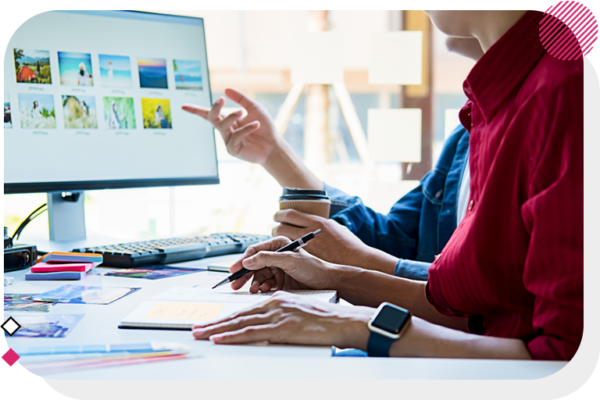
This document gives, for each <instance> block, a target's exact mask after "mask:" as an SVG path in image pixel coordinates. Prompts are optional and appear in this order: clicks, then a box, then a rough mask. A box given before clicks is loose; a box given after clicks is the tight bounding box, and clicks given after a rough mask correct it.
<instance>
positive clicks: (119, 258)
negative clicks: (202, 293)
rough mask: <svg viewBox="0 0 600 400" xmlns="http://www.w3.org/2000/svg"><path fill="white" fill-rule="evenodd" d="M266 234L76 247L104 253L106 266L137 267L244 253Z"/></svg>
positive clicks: (85, 250) (263, 239) (266, 237)
mask: <svg viewBox="0 0 600 400" xmlns="http://www.w3.org/2000/svg"><path fill="white" fill-rule="evenodd" d="M269 238H270V236H266V235H245V234H240V233H215V234H212V235H209V236H194V237H186V238H171V239H157V240H146V241H142V242H131V243H120V244H115V245H109V246H97V247H85V248H80V249H73V252H77V253H96V254H102V258H103V261H102V265H104V266H107V267H123V268H133V267H141V266H146V265H161V264H171V263H176V262H182V261H190V260H198V259H201V258H204V257H214V256H222V255H225V254H236V253H243V252H244V251H245V250H246V249H247V248H248V246H251V245H253V244H255V243H259V242H262V241H265V240H267V239H269Z"/></svg>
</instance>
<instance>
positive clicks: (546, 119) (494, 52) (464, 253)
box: [193, 11, 583, 360]
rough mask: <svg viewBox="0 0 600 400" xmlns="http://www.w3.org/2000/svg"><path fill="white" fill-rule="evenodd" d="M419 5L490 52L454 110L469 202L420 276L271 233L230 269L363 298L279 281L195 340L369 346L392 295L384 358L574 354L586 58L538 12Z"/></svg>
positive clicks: (203, 328)
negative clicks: (545, 33) (374, 322)
mask: <svg viewBox="0 0 600 400" xmlns="http://www.w3.org/2000/svg"><path fill="white" fill-rule="evenodd" d="M428 14H429V15H430V17H431V19H432V21H433V22H434V24H435V25H436V26H437V27H438V28H439V29H440V30H442V31H443V32H444V33H446V34H448V35H451V36H458V37H475V38H477V39H478V40H479V42H480V43H481V46H482V48H483V50H484V51H485V54H484V55H483V57H482V58H481V59H480V60H479V61H478V63H477V64H476V65H475V66H474V67H473V69H472V71H471V72H470V73H469V75H468V77H467V79H466V80H465V83H464V91H465V94H466V95H467V97H468V102H467V104H466V105H465V107H464V108H463V109H462V110H461V112H460V120H461V123H462V124H463V125H464V126H465V127H466V128H467V129H468V130H469V133H470V155H469V166H470V173H471V182H470V200H469V205H468V211H467V214H466V216H465V218H464V219H463V221H462V222H461V224H460V225H459V227H458V229H457V230H456V231H455V232H454V234H453V236H452V237H451V239H450V241H449V242H448V244H447V245H446V247H445V248H444V250H443V251H442V253H441V254H440V255H438V256H437V257H436V260H435V261H434V263H433V265H432V266H431V268H430V270H429V281H428V282H426V283H424V282H418V281H411V280H407V279H403V278H399V277H394V276H390V275H387V274H384V273H381V272H378V271H373V270H364V269H360V268H355V267H351V266H344V265H336V264H332V263H328V262H325V261H323V260H321V259H319V258H317V257H314V256H312V255H310V254H308V253H307V252H304V251H302V250H301V251H299V252H296V253H275V252H273V250H275V249H277V248H279V247H281V246H283V245H284V244H287V243H289V240H288V239H286V238H281V237H277V238H273V239H271V240H270V241H268V242H265V243H262V244H259V245H255V246H253V247H252V248H250V249H248V251H247V252H246V254H244V257H243V260H240V261H238V262H237V263H236V264H234V265H233V266H232V268H231V271H232V272H234V271H237V270H239V269H241V268H242V266H243V267H245V268H247V269H251V270H255V272H254V274H253V279H254V280H255V281H257V282H258V285H253V288H254V290H255V291H256V289H257V288H258V287H259V286H260V288H261V289H262V290H268V289H271V288H274V289H284V290H286V289H287V290H292V289H307V288H310V289H336V290H337V291H338V294H339V295H340V297H342V298H344V299H346V300H348V301H350V302H352V303H354V304H358V305H361V306H359V307H343V306H339V305H329V304H322V303H319V302H315V301H310V300H307V299H306V298H303V297H302V296H294V295H291V294H289V293H285V292H279V293H276V294H275V295H273V296H272V297H271V299H270V300H268V301H266V302H264V303H262V304H259V305H257V306H255V307H253V308H251V309H249V310H245V311H243V312H240V313H236V314H234V315H232V316H230V317H227V318H224V319H221V320H219V321H214V322H211V323H208V324H205V325H198V326H196V327H194V330H193V335H194V337H195V338H196V339H208V338H210V339H211V340H212V341H213V342H215V343H218V344H228V343H246V342H253V341H259V340H268V341H270V342H273V343H298V344H327V345H335V346H337V347H341V348H356V349H363V350H364V349H366V348H367V342H368V338H369V329H368V327H367V321H368V320H369V319H370V318H371V316H372V315H373V313H374V311H375V310H374V309H373V308H371V307H376V306H377V305H379V304H380V303H381V302H382V301H388V302H391V303H394V304H397V305H399V306H401V307H404V308H406V309H408V310H410V311H411V313H412V317H411V321H410V324H409V325H408V326H407V328H406V329H405V330H404V332H403V334H402V336H401V337H400V339H398V340H396V341H395V342H393V344H392V345H391V347H390V348H389V355H390V356H410V357H456V358H497V359H501V358H503V359H544V360H570V359H571V358H572V357H573V356H574V354H575V353H576V351H577V349H578V347H579V344H580V342H581V337H582V334H583V60H582V58H581V57H580V58H579V59H578V60H572V61H563V60H559V59H557V58H554V57H553V56H552V55H550V54H548V53H547V52H546V51H545V50H544V49H543V47H542V45H541V43H540V40H539V36H538V30H539V26H540V21H541V20H542V18H543V14H542V13H539V12H533V11H529V12H525V11H431V12H428ZM315 240H318V238H317V239H315ZM309 245H310V244H309ZM375 269H378V268H375ZM248 279H250V276H249V275H246V277H244V278H242V279H240V280H238V281H235V282H234V283H232V288H234V289H239V288H240V287H241V286H243V284H244V283H245V282H246V281H247V280H248ZM375 288H376V290H374V289H375Z"/></svg>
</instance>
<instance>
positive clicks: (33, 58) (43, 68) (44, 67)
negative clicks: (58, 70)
mask: <svg viewBox="0 0 600 400" xmlns="http://www.w3.org/2000/svg"><path fill="white" fill-rule="evenodd" d="M13 55H14V57H15V74H16V76H17V83H38V84H45V85H50V84H52V73H51V72H50V52H49V51H46V50H27V49H19V48H17V49H13Z"/></svg>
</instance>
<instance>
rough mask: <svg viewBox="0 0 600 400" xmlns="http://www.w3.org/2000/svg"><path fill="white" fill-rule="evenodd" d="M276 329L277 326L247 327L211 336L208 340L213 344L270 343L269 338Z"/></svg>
mask: <svg viewBox="0 0 600 400" xmlns="http://www.w3.org/2000/svg"><path fill="white" fill-rule="evenodd" d="M277 329H278V326H277V325H276V324H265V325H258V326H249V327H246V328H244V329H240V330H239V331H235V332H226V333H221V334H217V335H212V336H211V337H210V340H211V341H212V342H213V343H214V344H240V343H252V342H259V341H263V340H266V341H269V342H270V341H271V337H272V336H273V335H274V334H275V332H276V330H277Z"/></svg>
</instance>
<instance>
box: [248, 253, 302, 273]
mask: <svg viewBox="0 0 600 400" xmlns="http://www.w3.org/2000/svg"><path fill="white" fill-rule="evenodd" d="M297 257H298V253H295V252H282V253H276V252H274V251H261V252H259V253H258V254H256V255H254V256H251V257H248V258H246V259H245V260H244V261H243V262H242V264H243V265H244V268H246V269H249V270H253V271H256V270H259V269H263V268H265V267H277V268H280V269H282V270H284V271H285V270H286V269H288V268H289V267H290V266H292V265H293V264H294V262H295V261H296V260H297Z"/></svg>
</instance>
